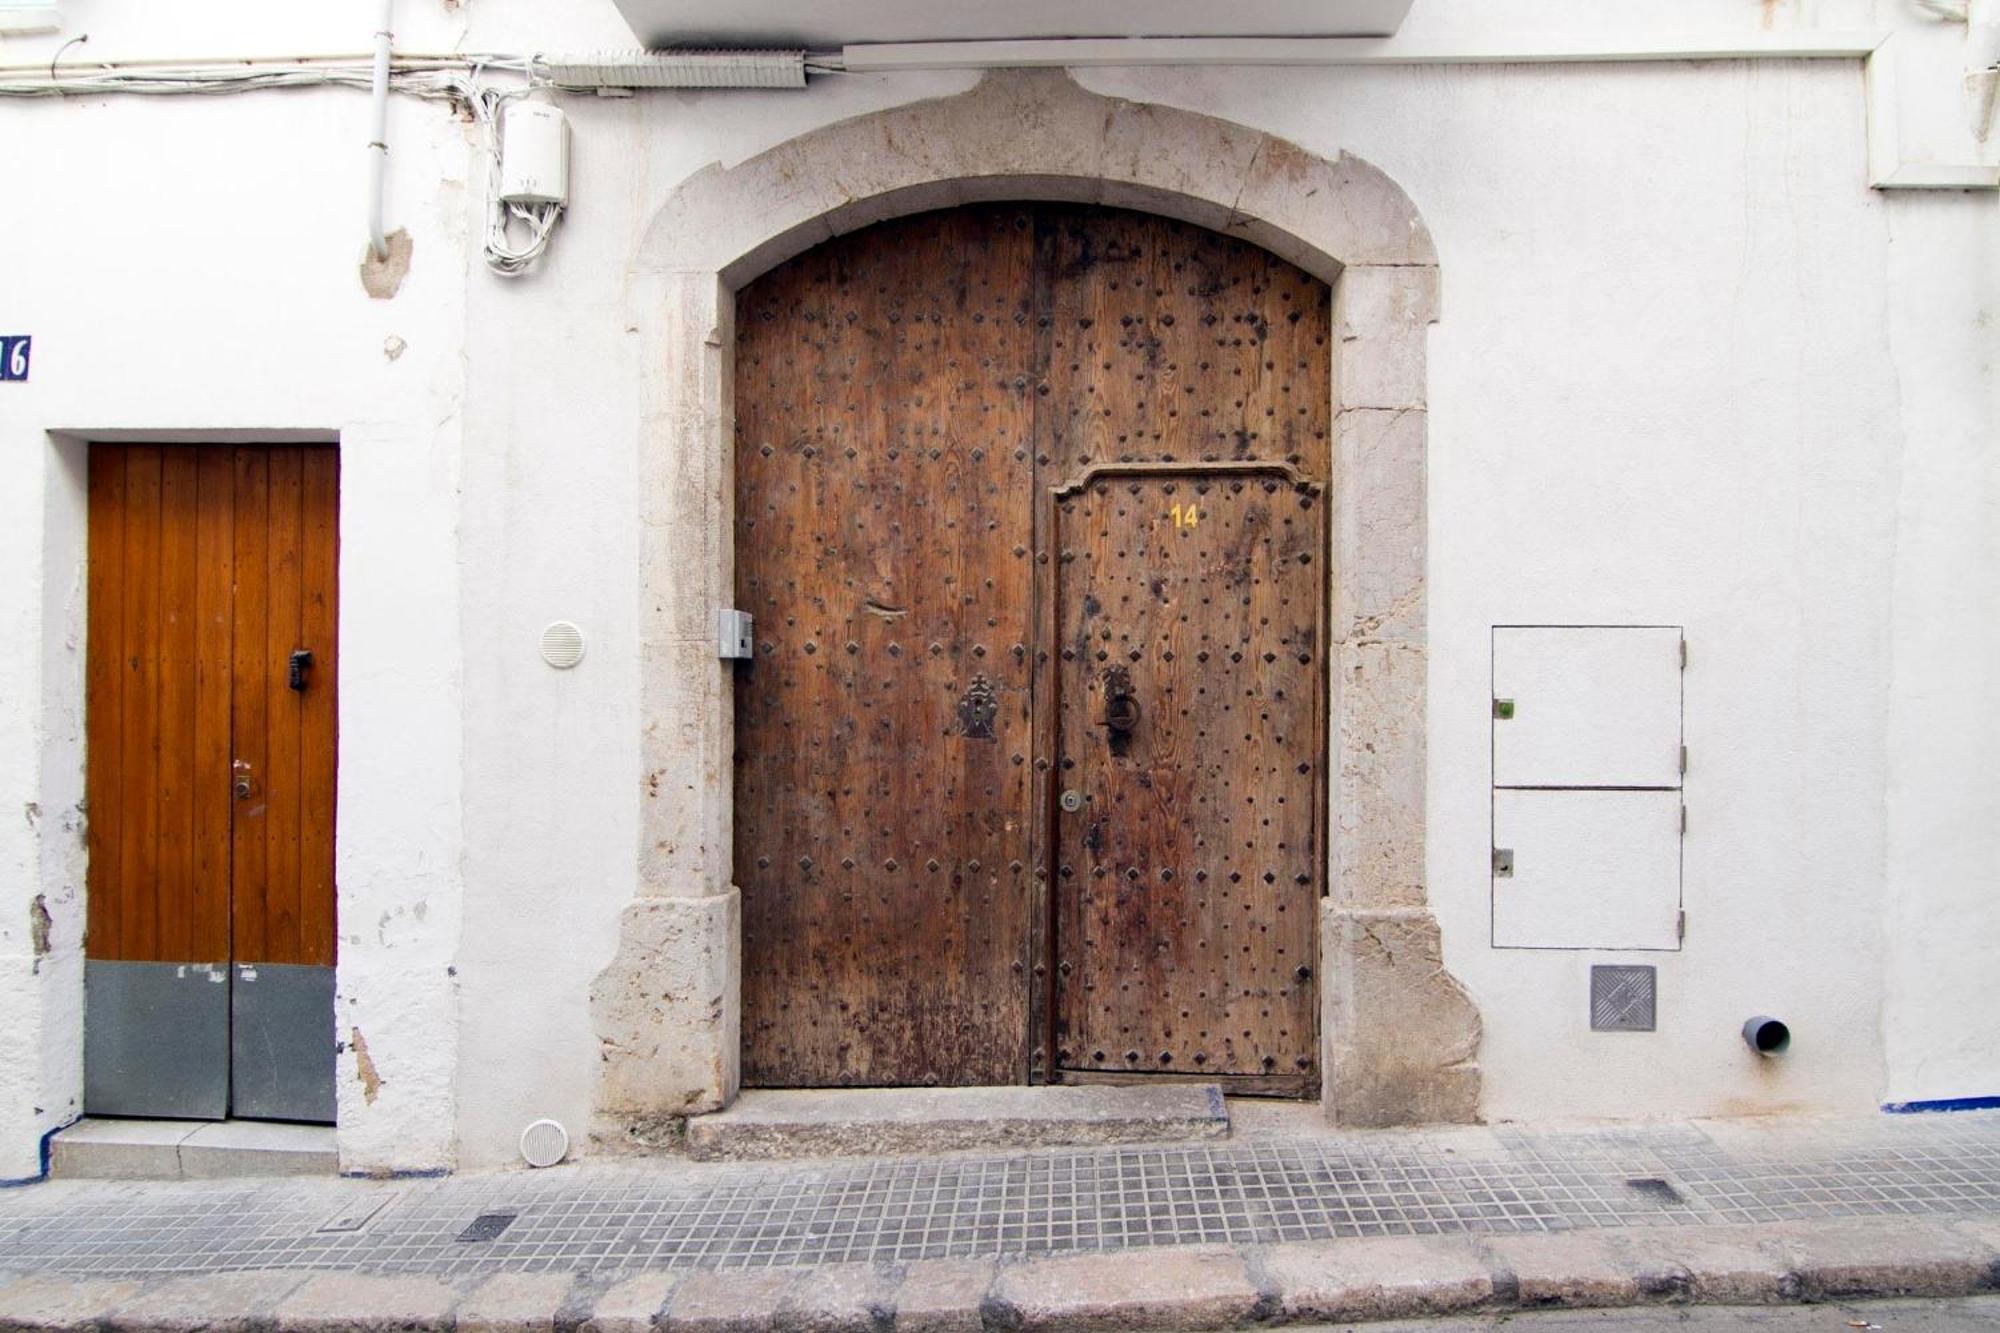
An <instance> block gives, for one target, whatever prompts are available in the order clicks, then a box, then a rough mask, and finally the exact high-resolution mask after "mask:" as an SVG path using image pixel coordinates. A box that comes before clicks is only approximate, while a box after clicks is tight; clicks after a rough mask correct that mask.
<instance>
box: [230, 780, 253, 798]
mask: <svg viewBox="0 0 2000 1333" xmlns="http://www.w3.org/2000/svg"><path fill="white" fill-rule="evenodd" d="M234 790H235V792H236V799H237V800H239V801H247V800H249V799H250V779H248V778H238V779H236V786H235V788H234Z"/></svg>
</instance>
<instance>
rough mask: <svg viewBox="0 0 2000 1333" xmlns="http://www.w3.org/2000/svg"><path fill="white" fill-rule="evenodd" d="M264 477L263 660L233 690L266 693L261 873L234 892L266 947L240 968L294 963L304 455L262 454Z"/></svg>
mask: <svg viewBox="0 0 2000 1333" xmlns="http://www.w3.org/2000/svg"><path fill="white" fill-rule="evenodd" d="M265 456H266V466H267V468H268V475H269V509H268V522H269V527H268V532H269V537H268V538H267V539H266V543H265V547H264V556H265V571H266V572H265V580H264V595H265V598H266V609H265V613H264V614H265V642H264V658H263V660H262V662H260V663H259V664H258V665H257V668H256V673H255V674H253V675H250V676H246V677H243V678H241V679H239V680H238V682H237V688H239V689H249V690H262V691H263V693H264V735H265V752H264V814H263V823H264V875H263V878H262V880H261V881H254V882H250V883H243V882H239V883H238V884H237V888H236V891H237V894H238V896H242V895H244V894H246V893H251V894H254V893H262V895H263V898H264V948H263V950H262V952H260V953H255V954H250V953H240V952H239V953H238V954H237V961H238V962H243V963H299V962H303V961H305V959H304V957H303V955H302V950H301V947H300V944H301V941H300V911H299V816H300V814H301V811H302V799H303V794H302V790H301V786H300V782H299V772H300V768H299V741H300V726H301V724H302V722H303V720H304V712H305V709H304V701H305V696H304V694H303V693H302V692H301V691H299V690H294V689H292V688H291V686H290V684H289V677H290V670H289V666H290V658H291V654H292V652H293V650H294V649H296V648H298V647H300V646H301V638H300V635H301V632H302V625H301V623H300V614H299V601H300V587H299V576H300V546H301V543H302V539H303V536H304V531H303V529H304V513H303V509H302V505H303V501H304V485H303V476H302V466H303V463H304V459H303V456H302V454H301V451H300V449H299V448H298V447H297V446H288V447H274V448H270V449H267V450H265Z"/></svg>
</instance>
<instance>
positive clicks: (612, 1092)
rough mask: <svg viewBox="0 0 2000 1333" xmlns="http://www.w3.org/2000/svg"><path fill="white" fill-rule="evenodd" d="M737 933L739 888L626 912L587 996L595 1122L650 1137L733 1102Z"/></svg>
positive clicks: (640, 903) (642, 903)
mask: <svg viewBox="0 0 2000 1333" xmlns="http://www.w3.org/2000/svg"><path fill="white" fill-rule="evenodd" d="M742 932H743V906H742V899H741V897H740V896H739V895H738V893H737V891H736V890H735V889H731V890H730V891H729V892H728V893H724V894H715V895H711V896H706V897H698V898H640V899H638V900H636V901H634V902H633V903H632V905H631V906H629V907H627V908H626V909H625V913H624V916H623V917H622V919H621V920H620V922H619V931H618V953H617V956H616V957H614V958H613V959H612V960H611V965H610V966H609V967H607V968H605V969H604V971H602V972H600V973H599V974H598V976H597V980H596V982H595V983H594V984H593V985H592V986H591V991H590V1013H591V1020H592V1022H593V1023H594V1024H595V1026H596V1028H597V1039H598V1058H599V1065H598V1079H597V1111H598V1117H599V1120H600V1122H601V1123H602V1122H606V1121H608V1122H610V1123H611V1124H613V1125H619V1124H623V1125H629V1126H630V1127H631V1128H632V1129H633V1130H634V1131H635V1132H636V1133H637V1134H638V1135H639V1137H641V1138H647V1139H650V1138H652V1137H656V1136H657V1135H659V1134H660V1133H662V1132H663V1125H664V1124H665V1123H666V1122H670V1121H673V1120H675V1119H677V1118H678V1117H682V1116H689V1115H695V1114H699V1113H700V1112H703V1111H713V1110H716V1109H718V1108H720V1107H722V1106H725V1105H727V1104H728V1103H729V1101H730V1100H731V1099H732V1098H734V1097H735V1096H736V1089H737V1085H738V1081H739V1078H740V1056H741V1037H740V1024H741V1008H740V1004H741V1001H740V998H739V994H738V981H737V978H738V977H740V976H741V975H742V964H741V953H742ZM642 1146H643V1145H642Z"/></svg>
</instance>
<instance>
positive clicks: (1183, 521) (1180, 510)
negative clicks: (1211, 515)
mask: <svg viewBox="0 0 2000 1333" xmlns="http://www.w3.org/2000/svg"><path fill="white" fill-rule="evenodd" d="M1167 517H1168V518H1171V519H1172V520H1173V521H1174V526H1175V527H1177V528H1191V527H1193V526H1194V525H1195V524H1197V523H1199V522H1201V510H1200V509H1199V508H1198V507H1196V506H1194V505H1191V504H1190V505H1175V506H1174V507H1173V508H1172V509H1169V510H1168V511H1167Z"/></svg>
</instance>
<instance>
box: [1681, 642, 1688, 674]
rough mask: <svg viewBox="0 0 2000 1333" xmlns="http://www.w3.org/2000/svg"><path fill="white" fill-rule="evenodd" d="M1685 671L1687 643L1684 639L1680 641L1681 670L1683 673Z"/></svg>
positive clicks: (1686, 666)
mask: <svg viewBox="0 0 2000 1333" xmlns="http://www.w3.org/2000/svg"><path fill="white" fill-rule="evenodd" d="M1687 669H1688V641H1687V640H1686V639H1682V640H1681V670H1683V671H1686V670H1687Z"/></svg>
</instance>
